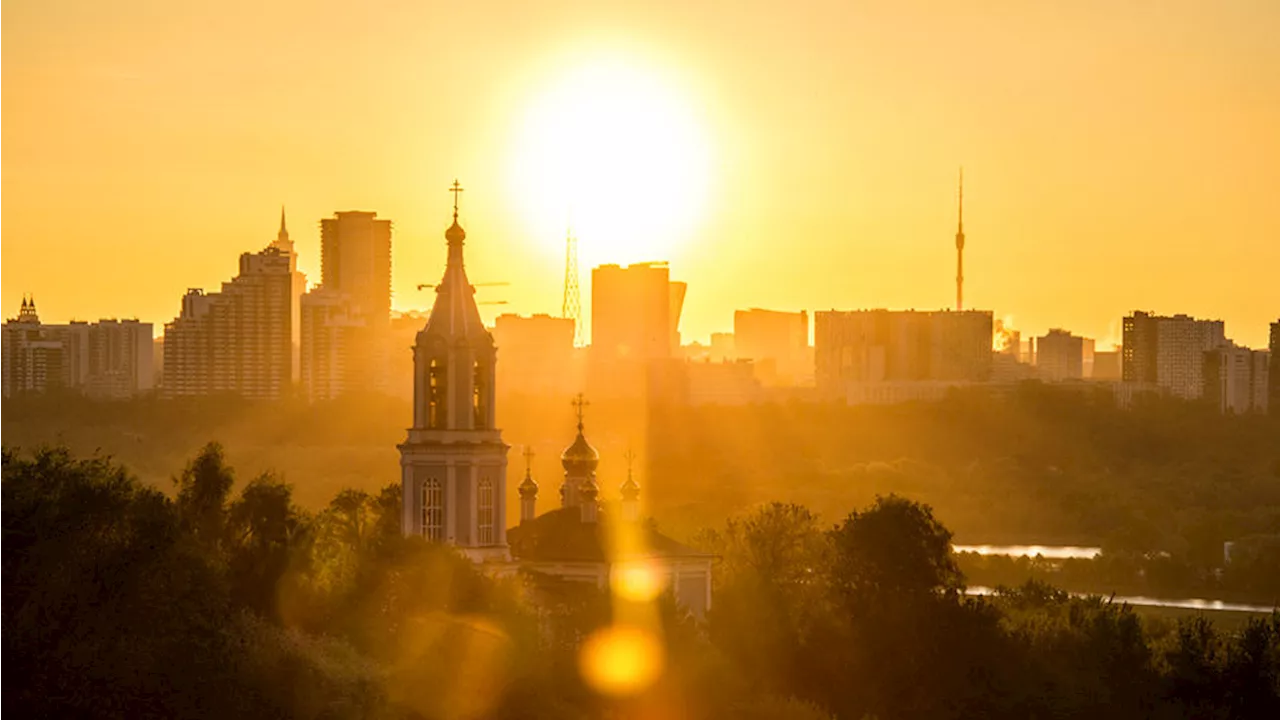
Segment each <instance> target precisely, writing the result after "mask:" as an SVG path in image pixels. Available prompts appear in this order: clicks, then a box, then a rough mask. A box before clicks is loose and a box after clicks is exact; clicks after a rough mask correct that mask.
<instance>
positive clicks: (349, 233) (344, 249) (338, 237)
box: [320, 211, 391, 327]
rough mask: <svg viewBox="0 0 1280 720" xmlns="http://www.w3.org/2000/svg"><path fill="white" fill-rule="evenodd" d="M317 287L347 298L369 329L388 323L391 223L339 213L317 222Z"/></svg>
mask: <svg viewBox="0 0 1280 720" xmlns="http://www.w3.org/2000/svg"><path fill="white" fill-rule="evenodd" d="M320 283H321V285H323V286H324V287H325V288H326V289H328V290H331V291H333V292H338V293H342V294H345V295H347V296H348V297H350V302H351V303H352V313H353V314H354V315H359V316H360V317H364V318H365V319H366V320H367V321H368V322H369V323H370V327H381V326H385V325H386V324H388V323H389V322H390V321H391V221H390V220H379V219H378V214H377V213H375V212H357V211H351V212H339V213H334V216H333V217H331V218H325V219H323V220H321V221H320Z"/></svg>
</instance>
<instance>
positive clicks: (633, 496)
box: [619, 475, 640, 500]
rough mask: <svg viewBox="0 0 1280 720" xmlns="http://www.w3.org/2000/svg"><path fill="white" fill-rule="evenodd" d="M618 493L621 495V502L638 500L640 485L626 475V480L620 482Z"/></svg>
mask: <svg viewBox="0 0 1280 720" xmlns="http://www.w3.org/2000/svg"><path fill="white" fill-rule="evenodd" d="M619 492H620V493H621V494H622V499H623V500H637V499H639V498H640V484H639V483H637V482H636V481H635V480H633V479H632V478H631V476H630V475H628V476H627V479H626V480H623V481H622V486H621V487H620V488H619Z"/></svg>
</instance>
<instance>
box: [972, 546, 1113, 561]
mask: <svg viewBox="0 0 1280 720" xmlns="http://www.w3.org/2000/svg"><path fill="white" fill-rule="evenodd" d="M951 549H952V550H954V551H956V552H958V553H963V552H971V553H978V554H979V555H1009V556H1011V557H1036V556H1037V555H1042V556H1044V557H1046V558H1051V559H1053V560H1066V559H1068V558H1075V559H1082V560H1092V559H1093V558H1096V557H1098V555H1101V554H1102V548H1098V547H1078V546H1075V545H952V546H951Z"/></svg>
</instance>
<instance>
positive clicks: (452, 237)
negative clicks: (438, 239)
mask: <svg viewBox="0 0 1280 720" xmlns="http://www.w3.org/2000/svg"><path fill="white" fill-rule="evenodd" d="M444 239H445V240H448V241H449V244H450V245H453V244H455V243H460V242H462V241H463V240H466V239H467V231H466V230H463V229H462V226H461V225H459V224H458V216H457V215H454V216H453V224H452V225H450V226H449V229H448V230H445V231H444Z"/></svg>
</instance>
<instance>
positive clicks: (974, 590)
mask: <svg viewBox="0 0 1280 720" xmlns="http://www.w3.org/2000/svg"><path fill="white" fill-rule="evenodd" d="M952 550H954V551H955V552H958V553H962V552H971V553H977V554H979V555H1009V556H1010V557H1036V556H1041V557H1045V558H1051V559H1054V560H1066V559H1068V558H1076V559H1084V560H1089V559H1092V558H1095V557H1097V556H1098V555H1100V554H1102V548H1096V547H1079V546H1075V545H953V546H952ZM965 592H966V593H968V594H969V595H991V594H992V593H994V592H995V590H994V589H992V588H989V587H983V586H981V585H975V586H973V587H970V588H968V589H967V590H965ZM1071 594H1072V595H1074V596H1076V597H1086V596H1087V595H1088V593H1071ZM1114 600H1115V601H1116V602H1122V603H1128V604H1130V605H1144V606H1148V607H1167V608H1184V609H1187V610H1223V611H1226V612H1251V613H1269V612H1271V611H1272V610H1273V609H1274V608H1270V607H1264V606H1262V605H1249V604H1246V603H1231V602H1224V601H1222V600H1206V599H1204V598H1153V597H1144V596H1142V595H1116V596H1115V598H1114Z"/></svg>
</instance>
